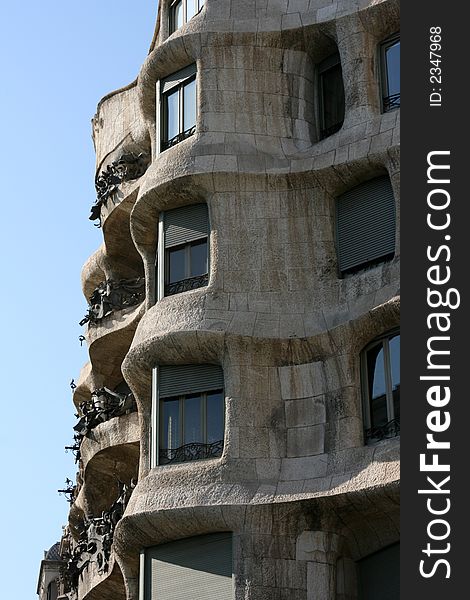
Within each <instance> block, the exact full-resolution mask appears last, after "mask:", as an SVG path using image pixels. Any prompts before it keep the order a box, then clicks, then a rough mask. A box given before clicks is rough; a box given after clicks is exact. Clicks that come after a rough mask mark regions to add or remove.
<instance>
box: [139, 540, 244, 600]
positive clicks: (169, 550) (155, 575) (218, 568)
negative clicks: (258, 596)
mask: <svg viewBox="0 0 470 600" xmlns="http://www.w3.org/2000/svg"><path fill="white" fill-rule="evenodd" d="M232 572H233V569H232V535H231V534H230V533H215V534H210V535H204V536H198V537H194V538H189V539H185V540H178V541H176V542H170V543H169V544H162V545H160V546H154V547H153V548H148V549H147V550H146V560H145V588H146V590H145V600H195V599H196V598H197V600H232V599H233V597H234V592H233V580H232Z"/></svg>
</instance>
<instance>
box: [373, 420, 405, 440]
mask: <svg viewBox="0 0 470 600" xmlns="http://www.w3.org/2000/svg"><path fill="white" fill-rule="evenodd" d="M398 435H400V419H393V420H392V421H389V422H388V423H385V425H381V426H380V427H371V428H370V429H366V431H365V432H364V437H365V440H366V442H367V443H370V442H378V441H380V440H384V439H387V438H393V437H397V436H398Z"/></svg>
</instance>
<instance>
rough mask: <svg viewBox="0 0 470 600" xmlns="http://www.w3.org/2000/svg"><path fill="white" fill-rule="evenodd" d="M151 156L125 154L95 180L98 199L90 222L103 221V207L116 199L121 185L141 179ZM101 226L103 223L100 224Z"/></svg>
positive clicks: (92, 210)
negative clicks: (112, 199) (110, 200)
mask: <svg viewBox="0 0 470 600" xmlns="http://www.w3.org/2000/svg"><path fill="white" fill-rule="evenodd" d="M149 162H150V160H149V156H148V155H147V154H145V153H143V152H141V153H140V154H134V153H132V152H129V153H127V154H123V155H122V156H120V157H119V158H118V160H115V161H114V162H112V163H111V164H110V165H108V167H107V168H106V170H105V171H102V172H101V173H100V175H98V177H97V178H96V180H95V188H96V194H97V199H96V202H95V203H94V204H93V206H92V207H91V214H90V221H95V220H96V219H101V207H102V206H103V205H105V204H106V203H107V201H108V200H109V198H111V197H115V195H116V192H117V191H118V188H119V185H120V184H121V183H123V182H124V181H132V180H133V179H138V178H139V177H141V176H142V175H143V174H144V173H145V171H146V170H147V167H148V165H149ZM100 225H101V222H100Z"/></svg>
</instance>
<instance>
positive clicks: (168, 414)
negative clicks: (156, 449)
mask: <svg viewBox="0 0 470 600" xmlns="http://www.w3.org/2000/svg"><path fill="white" fill-rule="evenodd" d="M179 406H180V403H179V400H178V399H176V398H173V399H171V400H164V401H163V402H162V412H161V420H162V422H161V432H162V438H161V441H160V448H162V449H166V448H168V449H174V448H178V447H179V446H180V445H181V444H180V439H179Z"/></svg>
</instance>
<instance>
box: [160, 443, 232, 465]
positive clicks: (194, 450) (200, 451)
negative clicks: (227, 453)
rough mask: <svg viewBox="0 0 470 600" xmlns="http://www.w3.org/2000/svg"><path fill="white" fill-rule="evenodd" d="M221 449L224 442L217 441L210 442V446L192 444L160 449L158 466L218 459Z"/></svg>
mask: <svg viewBox="0 0 470 600" xmlns="http://www.w3.org/2000/svg"><path fill="white" fill-rule="evenodd" d="M223 449H224V440H218V441H217V442H212V444H203V443H201V442H192V443H190V444H185V445H184V446H180V447H179V448H174V449H173V448H171V449H170V448H160V452H159V464H161V465H168V464H171V463H179V462H186V461H188V460H201V459H203V458H218V457H220V456H222V451H223Z"/></svg>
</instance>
